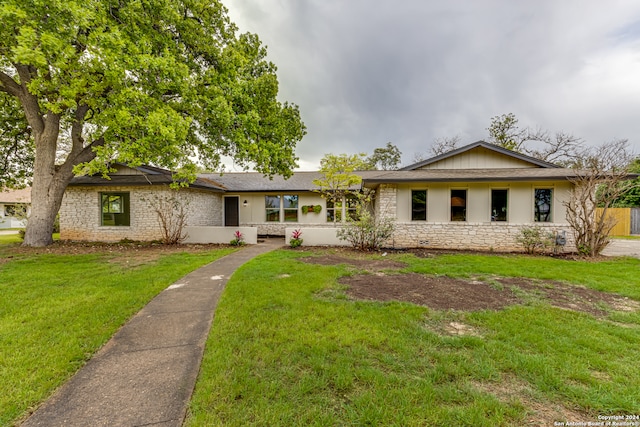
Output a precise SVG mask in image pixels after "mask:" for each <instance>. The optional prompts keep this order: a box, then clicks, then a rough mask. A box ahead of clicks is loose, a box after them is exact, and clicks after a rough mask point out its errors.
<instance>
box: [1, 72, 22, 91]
mask: <svg viewBox="0 0 640 427" xmlns="http://www.w3.org/2000/svg"><path fill="white" fill-rule="evenodd" d="M0 90H1V91H3V92H6V93H8V94H9V95H13V96H15V97H18V96H20V94H21V92H22V88H21V87H20V85H19V84H18V83H16V81H15V80H13V78H11V76H10V75H8V74H6V73H3V72H2V71H0Z"/></svg>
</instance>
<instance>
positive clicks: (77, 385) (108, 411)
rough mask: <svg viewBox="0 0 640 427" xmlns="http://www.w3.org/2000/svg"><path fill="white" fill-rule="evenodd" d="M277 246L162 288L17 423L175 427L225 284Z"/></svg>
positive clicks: (238, 255)
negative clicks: (56, 388)
mask: <svg viewBox="0 0 640 427" xmlns="http://www.w3.org/2000/svg"><path fill="white" fill-rule="evenodd" d="M282 245H284V241H283V240H282V239H267V240H265V241H264V242H262V243H259V244H257V245H254V246H249V247H246V248H243V249H242V250H240V251H238V252H235V253H233V254H230V255H227V256H226V257H224V258H221V259H219V260H217V261H214V262H212V263H211V264H209V265H206V266H204V267H202V268H200V269H198V270H196V271H194V272H192V273H190V274H188V275H187V276H185V277H183V278H182V279H180V280H179V281H177V282H176V283H174V284H173V285H171V286H169V287H168V288H167V289H166V290H164V291H163V292H161V293H160V294H159V295H158V296H157V297H156V298H154V299H153V300H152V301H151V302H150V303H149V304H148V305H147V306H146V307H144V308H143V309H142V310H141V311H140V312H139V313H138V314H137V315H135V316H134V317H133V318H132V319H131V320H130V321H129V322H128V323H127V324H126V325H124V326H123V327H122V328H121V329H120V331H118V332H117V333H116V334H115V335H114V336H113V338H112V339H111V340H110V341H109V342H108V343H107V344H106V345H105V346H104V347H103V348H102V349H101V350H100V351H98V352H97V353H96V355H95V356H94V357H93V358H92V359H91V360H90V361H89V362H88V363H87V364H86V365H85V366H84V367H83V368H82V369H81V370H80V371H78V372H77V373H76V375H75V376H73V377H72V378H71V379H70V380H69V381H68V382H67V383H66V384H64V385H63V386H62V387H61V388H60V389H59V390H58V391H57V392H56V393H55V394H54V395H53V396H52V397H51V398H50V399H49V400H48V401H46V402H45V403H44V404H43V405H42V406H41V407H40V408H38V409H37V410H36V412H35V413H34V414H33V415H32V416H31V417H30V418H28V419H27V420H26V421H25V422H24V423H23V424H22V425H23V426H25V427H27V426H28V427H31V426H48V427H49V426H83V427H85V426H180V425H182V423H183V421H184V417H185V414H186V408H187V405H188V403H189V399H190V398H191V394H192V392H193V388H194V385H195V382H196V378H197V375H198V371H199V369H200V363H201V362H202V355H203V352H204V346H205V342H206V340H207V336H208V334H209V330H210V328H211V324H212V321H213V314H214V311H215V308H216V305H217V303H218V299H219V298H220V295H221V294H222V291H223V289H224V287H225V285H226V283H227V280H228V279H229V277H230V276H231V274H233V272H234V271H235V270H236V269H237V268H238V267H239V266H241V265H242V264H244V263H245V262H247V261H249V260H251V259H252V258H253V257H255V256H256V255H260V254H262V253H266V252H269V251H271V250H274V249H276V248H278V247H280V246H282ZM52 321H55V319H52Z"/></svg>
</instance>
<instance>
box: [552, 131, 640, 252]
mask: <svg viewBox="0 0 640 427" xmlns="http://www.w3.org/2000/svg"><path fill="white" fill-rule="evenodd" d="M631 161H632V156H631V154H630V153H629V152H628V150H627V141H626V140H616V141H613V142H610V143H607V144H603V145H602V146H600V147H596V148H591V149H588V150H586V151H585V152H584V153H583V154H582V155H581V156H580V158H579V159H578V161H577V162H576V164H577V166H578V169H577V174H576V176H575V177H573V178H571V179H570V182H571V183H573V184H574V188H573V189H572V190H571V194H570V197H569V200H568V201H566V202H564V205H565V207H566V209H567V222H568V223H569V225H570V226H571V228H572V230H573V234H574V237H575V241H576V247H577V249H578V251H579V252H580V253H581V254H584V255H587V256H597V255H599V254H600V252H602V250H603V249H604V248H605V247H606V246H607V244H608V243H609V232H610V231H611V229H612V228H613V227H614V226H615V224H616V222H615V219H614V218H612V217H611V216H610V215H608V212H607V211H608V209H609V208H610V207H611V206H612V205H613V204H614V203H615V201H616V200H617V199H618V198H619V197H620V195H622V194H624V193H625V192H627V191H629V188H630V187H633V186H635V185H637V183H635V182H634V181H631V180H630V179H629V178H630V176H629V172H628V166H629V165H630V164H631ZM597 208H602V212H601V214H596V209H597Z"/></svg>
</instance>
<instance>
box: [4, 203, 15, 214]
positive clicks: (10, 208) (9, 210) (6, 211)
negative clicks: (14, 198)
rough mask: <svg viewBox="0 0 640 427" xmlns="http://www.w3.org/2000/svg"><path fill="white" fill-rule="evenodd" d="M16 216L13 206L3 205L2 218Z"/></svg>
mask: <svg viewBox="0 0 640 427" xmlns="http://www.w3.org/2000/svg"><path fill="white" fill-rule="evenodd" d="M15 214H16V206H15V205H4V216H14V215H15Z"/></svg>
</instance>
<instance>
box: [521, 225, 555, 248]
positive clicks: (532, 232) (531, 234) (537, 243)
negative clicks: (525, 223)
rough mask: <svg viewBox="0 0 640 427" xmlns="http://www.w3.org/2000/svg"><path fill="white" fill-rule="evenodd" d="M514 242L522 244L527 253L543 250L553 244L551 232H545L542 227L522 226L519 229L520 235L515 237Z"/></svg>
mask: <svg viewBox="0 0 640 427" xmlns="http://www.w3.org/2000/svg"><path fill="white" fill-rule="evenodd" d="M516 242H518V243H519V244H520V245H522V248H523V249H524V251H525V252H526V253H528V254H535V253H537V252H544V251H546V250H547V249H548V248H550V247H552V246H553V245H554V236H553V233H550V232H545V231H544V229H543V228H542V227H539V226H537V225H536V226H533V227H524V228H523V229H522V230H520V235H519V236H518V237H516Z"/></svg>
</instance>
